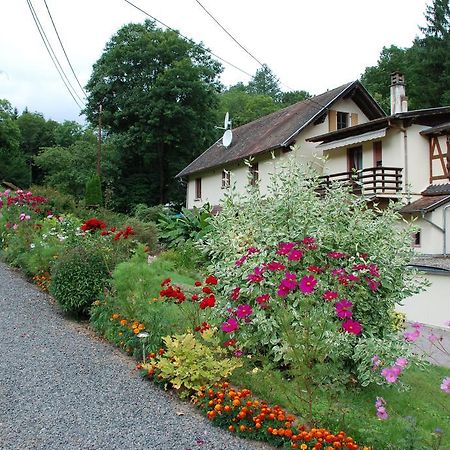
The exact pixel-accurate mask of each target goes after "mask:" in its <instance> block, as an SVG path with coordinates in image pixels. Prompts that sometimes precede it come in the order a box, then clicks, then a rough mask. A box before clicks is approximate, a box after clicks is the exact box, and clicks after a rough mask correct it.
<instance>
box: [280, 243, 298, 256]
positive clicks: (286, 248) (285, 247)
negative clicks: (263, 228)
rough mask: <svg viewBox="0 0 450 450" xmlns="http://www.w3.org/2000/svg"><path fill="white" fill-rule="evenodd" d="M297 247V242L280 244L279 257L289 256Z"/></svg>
mask: <svg viewBox="0 0 450 450" xmlns="http://www.w3.org/2000/svg"><path fill="white" fill-rule="evenodd" d="M295 245H296V244H295V242H280V243H279V244H278V250H277V255H287V254H288V253H289V252H290V251H291V250H292V249H293V248H294V247H295Z"/></svg>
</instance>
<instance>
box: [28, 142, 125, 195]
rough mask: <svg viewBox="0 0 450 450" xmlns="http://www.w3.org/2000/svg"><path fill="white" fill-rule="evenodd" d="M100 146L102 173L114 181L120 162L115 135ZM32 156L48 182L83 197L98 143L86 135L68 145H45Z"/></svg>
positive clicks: (46, 182) (59, 188) (62, 190)
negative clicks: (101, 150)
mask: <svg viewBox="0 0 450 450" xmlns="http://www.w3.org/2000/svg"><path fill="white" fill-rule="evenodd" d="M102 149H103V152H102V153H103V158H102V176H103V178H104V179H105V180H108V182H109V183H114V181H115V179H116V178H117V173H118V166H119V162H118V149H117V147H116V144H115V141H114V139H107V140H105V142H104V144H103V146H102ZM33 160H34V162H35V164H36V165H37V166H38V167H39V168H40V170H42V172H43V174H44V183H45V184H46V185H47V186H51V187H52V188H55V189H58V190H59V191H60V192H61V193H64V194H70V195H73V196H74V197H75V198H76V199H78V200H79V199H81V198H84V195H85V189H86V183H87V181H88V180H89V179H90V178H91V176H92V172H93V170H94V168H95V166H96V161H97V144H96V143H95V140H94V141H93V140H92V139H91V138H89V135H87V136H83V138H82V139H81V140H77V141H75V142H74V143H73V144H71V145H70V146H69V147H61V146H57V147H45V148H43V149H41V150H40V152H39V154H38V155H37V156H35V157H34V158H33Z"/></svg>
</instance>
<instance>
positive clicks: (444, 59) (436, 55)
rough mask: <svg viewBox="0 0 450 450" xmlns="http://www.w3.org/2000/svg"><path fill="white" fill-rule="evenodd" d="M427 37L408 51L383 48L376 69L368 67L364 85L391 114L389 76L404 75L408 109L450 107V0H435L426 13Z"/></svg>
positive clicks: (363, 75) (392, 47)
mask: <svg viewBox="0 0 450 450" xmlns="http://www.w3.org/2000/svg"><path fill="white" fill-rule="evenodd" d="M425 19H426V25H425V26H424V27H420V29H421V31H422V32H423V33H424V36H422V37H417V38H416V39H415V40H414V42H413V43H412V46H411V47H409V48H399V47H396V46H395V45H391V46H390V47H383V49H382V51H381V53H380V57H379V59H378V62H377V65H376V66H372V67H367V68H366V69H365V71H364V73H363V74H362V76H361V81H362V82H363V84H364V85H365V87H366V88H367V89H368V90H369V92H370V93H371V94H372V95H373V96H374V97H375V99H376V100H377V101H378V102H379V103H380V105H381V106H382V108H383V109H384V110H385V111H386V112H388V113H389V111H390V94H389V85H390V74H391V73H392V72H394V71H400V72H402V73H403V74H404V75H405V80H406V93H407V96H408V103H409V109H421V108H432V107H438V106H445V105H448V104H450V89H449V88H448V86H449V82H450V62H449V58H448V55H449V53H450V32H449V28H450V6H449V2H448V0H433V2H432V3H431V4H429V5H427V8H426V12H425Z"/></svg>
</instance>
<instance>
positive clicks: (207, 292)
mask: <svg viewBox="0 0 450 450" xmlns="http://www.w3.org/2000/svg"><path fill="white" fill-rule="evenodd" d="M202 291H203V292H204V293H205V294H212V290H211V288H210V287H209V286H205V287H204V288H203V289H202Z"/></svg>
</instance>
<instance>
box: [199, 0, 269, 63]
mask: <svg viewBox="0 0 450 450" xmlns="http://www.w3.org/2000/svg"><path fill="white" fill-rule="evenodd" d="M195 1H196V2H197V3H198V4H199V5H200V7H201V8H202V9H203V10H204V11H205V13H206V14H208V16H209V17H211V19H212V20H214V22H216V24H217V25H219V27H220V28H221V29H222V30H223V31H224V32H225V33H226V34H227V35H228V36H230V38H231V39H233V41H234V42H236V44H237V45H239V47H241V48H242V50H244V52H245V53H247V54H248V55H249V56H250V57H251V58H253V59H254V60H255V61H256V62H257V63H258V64H259V65H260V66H261V67H262V66H264V64H263V63H262V62H261V61H260V60H259V59H258V58H256V57H255V56H253V54H252V53H250V52H249V51H248V50H247V49H246V48H245V47H244V46H243V45H242V44H241V43H240V42H239V41H238V40H237V39H236V38H235V37H234V36H232V35H231V33H229V32H228V30H226V29H225V28H224V27H223V26H222V24H221V23H220V22H219V21H218V20H217V19H216V18H215V17H214V16H213V15H212V14H211V13H210V12H209V11H208V10H207V9H206V8H205V7H204V6H203V5H202V4H201V3H200V1H199V0H195Z"/></svg>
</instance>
